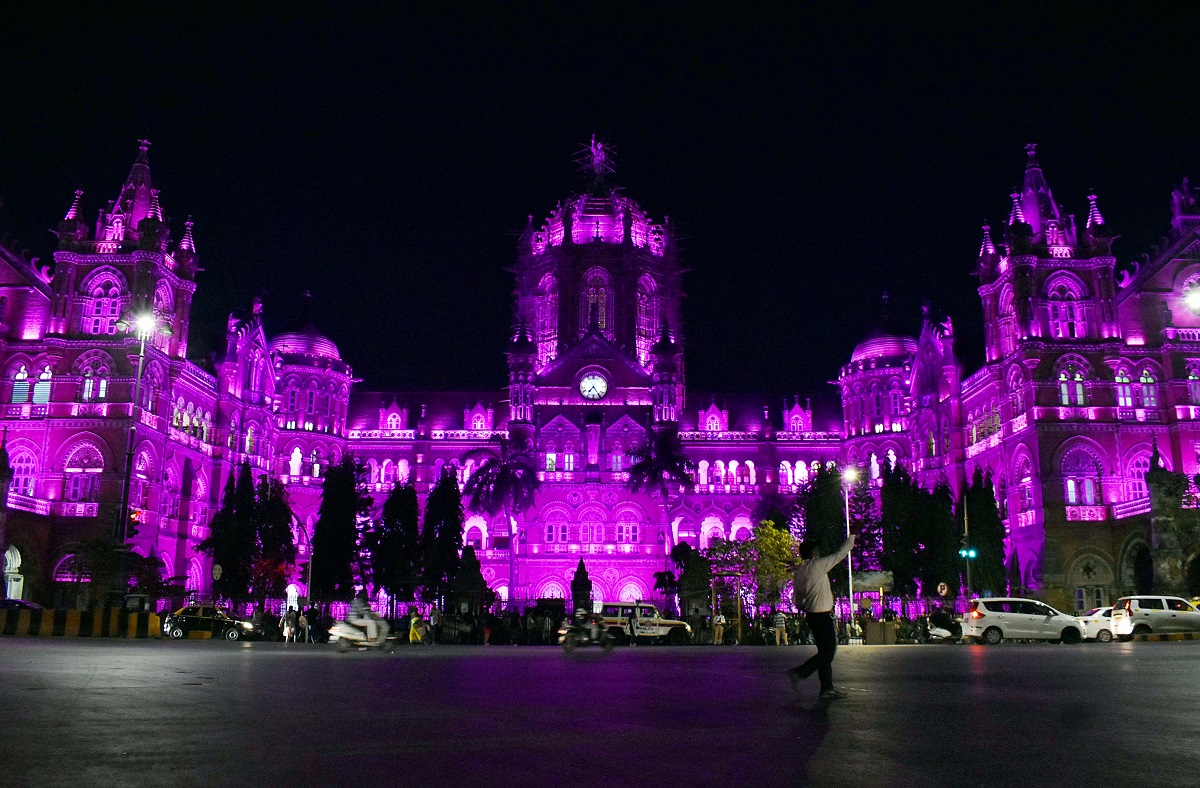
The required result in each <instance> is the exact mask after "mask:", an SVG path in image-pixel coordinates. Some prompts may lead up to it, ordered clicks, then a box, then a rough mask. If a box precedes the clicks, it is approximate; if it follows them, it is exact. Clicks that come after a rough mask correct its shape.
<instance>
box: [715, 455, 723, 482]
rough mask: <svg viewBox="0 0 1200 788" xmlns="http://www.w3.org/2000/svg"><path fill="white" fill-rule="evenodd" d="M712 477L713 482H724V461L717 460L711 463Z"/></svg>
mask: <svg viewBox="0 0 1200 788" xmlns="http://www.w3.org/2000/svg"><path fill="white" fill-rule="evenodd" d="M712 479H713V484H724V483H725V462H724V461H723V460H717V461H716V462H715V463H713V468H712Z"/></svg>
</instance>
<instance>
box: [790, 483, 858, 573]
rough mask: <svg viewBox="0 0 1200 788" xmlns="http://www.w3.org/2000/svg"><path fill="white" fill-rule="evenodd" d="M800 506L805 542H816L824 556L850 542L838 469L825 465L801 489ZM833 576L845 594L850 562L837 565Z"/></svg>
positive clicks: (797, 506) (798, 505) (798, 507)
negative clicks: (847, 541)
mask: <svg viewBox="0 0 1200 788" xmlns="http://www.w3.org/2000/svg"><path fill="white" fill-rule="evenodd" d="M796 508H797V510H798V512H799V519H800V520H801V523H802V529H801V530H802V533H803V539H804V541H806V542H810V541H811V542H816V543H817V546H818V548H819V549H820V551H821V554H822V555H830V554H832V553H835V552H837V549H838V548H839V547H841V545H842V542H844V541H846V501H845V496H844V493H843V492H842V475H841V474H840V473H839V472H838V470H837V468H836V467H829V465H827V464H825V465H821V466H820V467H819V468H818V469H817V472H816V473H814V474H813V475H812V476H811V477H810V478H809V480H808V483H807V484H806V485H804V486H803V487H802V488H801V489H800V493H799V494H798V495H797V496H796ZM829 579H830V583H831V585H832V587H833V589H834V593H835V594H842V593H845V592H846V587H847V584H846V564H845V563H844V562H843V563H839V564H838V565H837V566H836V567H834V569H833V571H832V572H830V574H829Z"/></svg>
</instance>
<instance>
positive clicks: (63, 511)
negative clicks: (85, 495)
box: [53, 501, 100, 517]
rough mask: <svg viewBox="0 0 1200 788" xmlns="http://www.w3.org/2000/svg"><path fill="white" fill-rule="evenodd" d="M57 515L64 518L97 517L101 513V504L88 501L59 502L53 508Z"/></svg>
mask: <svg viewBox="0 0 1200 788" xmlns="http://www.w3.org/2000/svg"><path fill="white" fill-rule="evenodd" d="M53 508H54V509H55V510H56V511H55V513H56V514H59V515H61V516H63V517H95V516H96V515H97V514H98V513H99V511H100V504H98V503H91V502H87V501H59V502H57V503H55V504H54V507H53Z"/></svg>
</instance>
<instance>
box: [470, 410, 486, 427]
mask: <svg viewBox="0 0 1200 788" xmlns="http://www.w3.org/2000/svg"><path fill="white" fill-rule="evenodd" d="M471 429H473V430H475V431H476V432H479V431H481V430H486V429H487V419H486V418H485V417H484V415H483V414H482V413H476V414H475V415H474V416H472V417H471Z"/></svg>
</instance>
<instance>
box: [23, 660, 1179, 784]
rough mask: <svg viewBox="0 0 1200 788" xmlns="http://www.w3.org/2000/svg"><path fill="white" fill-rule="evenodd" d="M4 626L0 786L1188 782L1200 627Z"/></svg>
mask: <svg viewBox="0 0 1200 788" xmlns="http://www.w3.org/2000/svg"><path fill="white" fill-rule="evenodd" d="M811 652H812V648H811V647H792V648H786V647H785V648H763V647H725V648H712V647H695V648H664V647H638V648H636V649H629V648H624V649H617V650H616V651H614V652H613V653H611V654H603V653H601V652H599V651H590V652H589V651H588V650H587V649H581V650H580V651H578V652H576V653H575V654H571V655H567V654H564V653H563V652H562V651H561V650H559V649H557V648H532V647H505V646H492V647H487V648H484V647H479V646H476V647H444V646H433V647H428V646H425V647H421V646H418V647H407V646H406V647H402V648H401V649H400V650H399V651H398V652H397V653H396V654H395V655H391V656H387V655H382V654H378V653H351V654H344V655H339V654H336V653H334V651H333V649H332V648H331V647H329V646H316V645H305V644H281V643H252V644H245V643H241V644H238V643H224V642H198V641H184V642H171V641H164V642H96V641H86V640H74V641H69V640H60V641H45V640H35V639H4V640H2V641H0V720H2V721H3V722H2V723H0V784H3V785H6V786H16V785H21V786H24V785H36V786H45V785H72V786H96V785H133V784H137V785H247V784H257V785H264V786H274V785H349V784H352V783H354V782H363V781H366V782H367V783H368V784H373V785H420V786H425V785H455V786H469V785H522V786H525V785H531V786H542V785H562V784H569V783H573V784H579V785H605V786H619V785H631V786H634V785H636V786H643V785H713V784H724V785H735V786H740V785H747V786H749V785H804V784H810V785H997V786H1000V785H1003V786H1011V785H1022V786H1037V785H1100V784H1108V783H1111V784H1114V785H1164V786H1183V785H1196V784H1200V643H1136V644H1134V643H1130V644H1111V645H1102V644H1083V645H1080V646H1053V645H1002V646H997V647H990V648H989V647H984V646H949V645H942V646H892V647H871V646H855V647H843V648H841V649H839V652H838V657H837V661H836V663H835V680H836V682H837V683H838V684H839V685H841V686H844V687H845V688H846V689H848V690H849V692H850V696H851V697H850V698H849V699H847V700H842V701H836V702H834V703H833V704H829V705H827V706H824V705H821V704H818V703H817V702H816V696H817V687H816V683H815V679H813V680H811V681H812V682H813V683H812V684H810V685H808V686H806V687H805V688H804V691H803V692H801V693H799V694H793V692H792V690H791V688H790V687H789V686H788V684H787V682H786V681H785V679H784V677H783V671H784V670H785V669H786V668H787V667H789V666H791V665H792V664H794V663H796V662H798V661H799V660H800V659H801V657H802V656H804V655H807V654H809V653H811Z"/></svg>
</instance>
